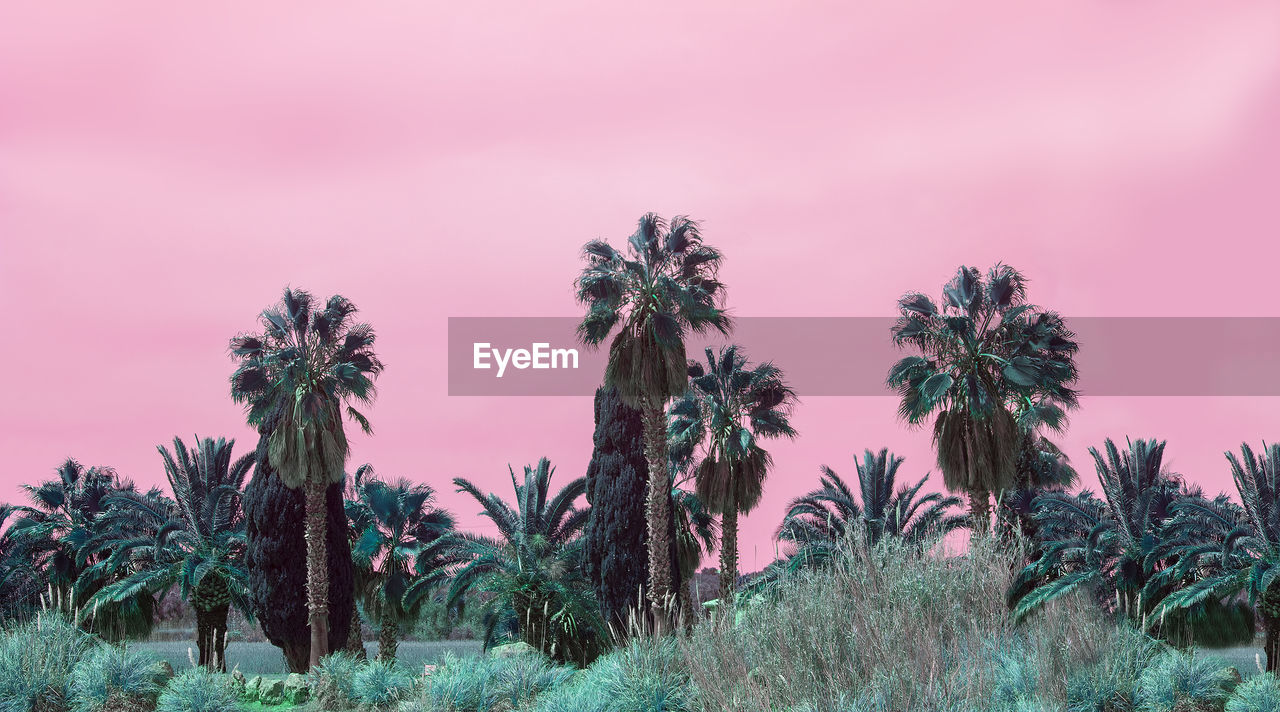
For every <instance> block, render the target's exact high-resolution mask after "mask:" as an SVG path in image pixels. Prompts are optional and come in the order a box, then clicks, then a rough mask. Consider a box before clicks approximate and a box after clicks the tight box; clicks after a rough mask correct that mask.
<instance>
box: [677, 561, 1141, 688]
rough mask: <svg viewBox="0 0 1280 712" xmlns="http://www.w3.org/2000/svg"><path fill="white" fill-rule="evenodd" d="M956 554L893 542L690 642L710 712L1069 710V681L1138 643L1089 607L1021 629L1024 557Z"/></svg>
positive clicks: (1075, 603) (707, 627) (787, 586)
mask: <svg viewBox="0 0 1280 712" xmlns="http://www.w3.org/2000/svg"><path fill="white" fill-rule="evenodd" d="M1018 546H1020V545H1015V550H1014V551H1010V550H1009V546H1008V545H1006V544H1001V543H999V542H996V541H983V542H978V543H976V544H974V545H972V546H971V547H970V548H969V549H968V550H967V551H965V552H963V553H960V554H956V555H950V556H947V555H943V554H941V553H939V552H938V551H933V552H920V551H916V550H913V549H911V548H910V547H907V546H904V545H901V544H898V543H895V542H893V541H887V542H885V543H884V544H883V545H881V546H878V547H875V548H872V549H868V548H865V547H860V546H851V547H846V549H845V551H844V552H843V555H842V556H841V557H839V560H838V561H837V562H836V563H835V565H834V567H833V568H831V569H829V570H824V571H817V572H812V573H804V574H800V575H798V576H795V577H794V578H791V579H787V580H784V581H783V582H781V583H779V584H777V586H776V588H775V590H773V591H771V592H769V594H768V595H765V596H761V597H758V598H755V599H753V600H752V601H751V602H750V603H748V604H747V605H746V606H745V607H744V608H743V609H742V610H740V612H739V613H738V615H737V621H736V623H734V624H731V622H730V621H727V620H721V621H714V622H709V623H704V624H702V625H700V626H698V627H696V628H695V629H694V630H693V631H692V632H691V633H690V634H688V635H687V636H684V637H683V638H682V639H681V649H682V651H683V653H684V661H685V664H686V665H687V668H688V671H689V675H690V677H691V679H692V682H693V685H694V688H695V689H696V691H697V700H698V705H699V707H700V708H702V709H704V710H708V711H710V710H735V711H737V712H752V711H755V710H759V711H760V712H765V711H771V710H823V711H826V710H832V711H833V712H836V711H838V712H848V711H849V710H858V711H861V710H1002V709H1004V710H1023V709H1043V710H1046V711H1048V710H1055V709H1065V707H1066V700H1067V689H1066V688H1067V681H1068V678H1069V677H1070V676H1071V675H1072V674H1073V673H1075V672H1077V671H1080V670H1082V669H1086V668H1088V667H1090V666H1092V665H1094V664H1095V663H1098V662H1099V661H1100V660H1102V659H1103V658H1105V657H1107V656H1109V655H1111V654H1113V651H1114V650H1116V649H1118V648H1124V647H1126V646H1132V645H1135V644H1140V641H1135V640H1134V639H1135V638H1137V637H1139V636H1138V635H1137V634H1136V633H1132V632H1130V631H1127V630H1125V629H1122V628H1117V627H1116V625H1115V624H1114V623H1112V622H1110V621H1107V620H1104V619H1103V618H1102V617H1101V616H1100V614H1099V613H1098V612H1097V610H1096V608H1095V607H1094V606H1093V605H1092V604H1091V603H1090V602H1089V601H1087V600H1084V599H1065V600H1061V601H1059V602H1057V603H1055V604H1054V605H1052V606H1050V607H1049V608H1048V610H1046V611H1045V612H1044V613H1043V614H1042V615H1039V616H1036V617H1035V618H1034V619H1032V620H1029V621H1027V622H1026V623H1025V624H1023V625H1020V626H1019V625H1015V624H1014V623H1013V621H1012V618H1011V617H1010V615H1009V611H1008V609H1007V608H1006V605H1005V591H1006V589H1007V587H1008V585H1009V583H1010V580H1011V578H1012V571H1013V570H1014V562H1015V561H1021V557H1022V552H1021V551H1020V550H1017V547H1018Z"/></svg>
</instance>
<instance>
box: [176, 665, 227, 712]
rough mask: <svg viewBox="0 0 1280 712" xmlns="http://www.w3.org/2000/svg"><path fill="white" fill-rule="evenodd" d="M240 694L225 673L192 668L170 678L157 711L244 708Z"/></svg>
mask: <svg viewBox="0 0 1280 712" xmlns="http://www.w3.org/2000/svg"><path fill="white" fill-rule="evenodd" d="M236 698H237V695H236V692H235V690H234V689H233V688H232V687H231V685H230V684H228V682H227V679H226V677H225V676H221V675H216V674H214V673H211V672H209V671H208V670H207V669H205V668H200V667H197V668H191V669H189V670H184V671H183V672H182V673H180V674H179V675H178V676H177V677H175V678H173V679H172V680H170V681H169V685H168V686H167V687H165V689H164V692H161V693H160V699H159V700H157V701H156V712H241V707H240V702H239V701H238V700H237V699H236Z"/></svg>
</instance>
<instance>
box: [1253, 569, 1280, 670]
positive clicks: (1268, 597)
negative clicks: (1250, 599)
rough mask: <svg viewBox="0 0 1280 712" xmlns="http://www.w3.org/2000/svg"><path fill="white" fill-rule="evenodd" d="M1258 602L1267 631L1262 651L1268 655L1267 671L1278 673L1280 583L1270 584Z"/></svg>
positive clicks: (1279, 662) (1279, 652)
mask: <svg viewBox="0 0 1280 712" xmlns="http://www.w3.org/2000/svg"><path fill="white" fill-rule="evenodd" d="M1258 604H1259V605H1258V612H1259V613H1261V614H1262V624H1263V627H1264V629H1265V632H1266V640H1265V642H1264V643H1263V646H1262V651H1263V654H1264V655H1266V656H1267V672H1269V673H1271V674H1272V675H1276V674H1278V672H1277V671H1278V670H1280V584H1274V583H1273V584H1272V585H1271V586H1268V587H1267V590H1265V591H1263V592H1262V596H1261V600H1259V601H1258Z"/></svg>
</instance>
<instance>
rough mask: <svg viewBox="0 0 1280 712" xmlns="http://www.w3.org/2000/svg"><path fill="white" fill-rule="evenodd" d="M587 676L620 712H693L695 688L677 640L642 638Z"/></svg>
mask: <svg viewBox="0 0 1280 712" xmlns="http://www.w3.org/2000/svg"><path fill="white" fill-rule="evenodd" d="M587 675H589V676H594V677H597V678H598V683H597V684H598V685H599V686H600V688H601V689H602V690H603V691H604V692H605V694H606V695H608V696H609V697H610V698H611V699H612V700H614V704H615V705H616V709H618V710H619V711H620V712H621V711H622V710H625V711H626V712H687V711H689V710H693V709H694V707H693V702H694V696H693V687H692V683H691V681H690V678H689V671H688V668H687V666H686V665H685V659H684V656H683V654H682V653H681V651H680V648H679V647H678V645H677V643H676V641H675V640H673V639H671V638H665V639H661V640H653V639H638V640H634V641H632V642H631V643H630V644H629V645H627V646H626V647H624V648H622V649H621V650H618V651H616V652H614V653H610V654H609V655H608V656H606V657H605V658H602V659H601V660H599V661H597V662H596V664H595V665H592V666H591V668H590V669H589V670H588V671H587Z"/></svg>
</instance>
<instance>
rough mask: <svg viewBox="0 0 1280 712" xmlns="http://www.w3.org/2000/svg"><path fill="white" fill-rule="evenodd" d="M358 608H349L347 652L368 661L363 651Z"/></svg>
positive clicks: (353, 606) (366, 654)
mask: <svg viewBox="0 0 1280 712" xmlns="http://www.w3.org/2000/svg"><path fill="white" fill-rule="evenodd" d="M360 625H361V624H360V608H359V607H357V606H355V605H352V606H351V628H350V629H349V632H348V633H347V652H348V653H352V654H354V655H355V656H357V657H359V658H361V659H368V657H369V653H368V652H366V651H365V649H364V638H363V637H361V633H360Z"/></svg>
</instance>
